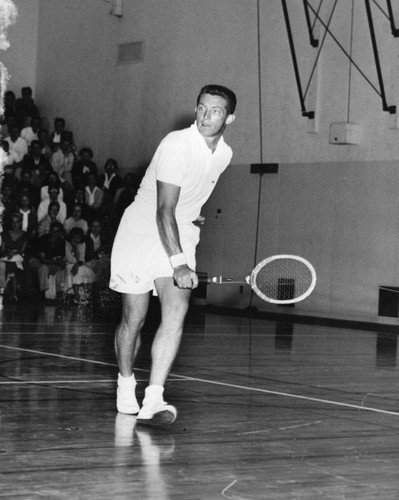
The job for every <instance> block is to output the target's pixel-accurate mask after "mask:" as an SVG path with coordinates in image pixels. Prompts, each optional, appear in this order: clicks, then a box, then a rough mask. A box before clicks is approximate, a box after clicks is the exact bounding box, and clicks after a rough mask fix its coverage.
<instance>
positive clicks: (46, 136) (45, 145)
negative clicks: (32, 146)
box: [37, 128, 53, 160]
mask: <svg viewBox="0 0 399 500" xmlns="http://www.w3.org/2000/svg"><path fill="white" fill-rule="evenodd" d="M37 137H38V139H39V142H40V146H41V148H42V150H41V153H42V154H43V155H44V156H45V157H46V158H47V159H48V160H49V159H50V156H51V155H52V153H53V150H52V148H51V143H50V133H49V131H48V130H47V129H46V128H41V129H40V130H39V132H38V134H37Z"/></svg>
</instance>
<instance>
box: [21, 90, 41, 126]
mask: <svg viewBox="0 0 399 500" xmlns="http://www.w3.org/2000/svg"><path fill="white" fill-rule="evenodd" d="M32 96H33V92H32V89H31V88H30V87H22V89H21V97H19V98H18V99H16V101H15V111H16V116H17V119H18V125H19V127H20V128H21V129H22V128H24V127H26V126H27V125H29V123H30V121H31V119H32V118H33V117H36V116H39V110H38V108H37V106H36V104H35V101H34V99H33V97H32Z"/></svg>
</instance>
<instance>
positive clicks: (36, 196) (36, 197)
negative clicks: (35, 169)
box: [17, 169, 40, 207]
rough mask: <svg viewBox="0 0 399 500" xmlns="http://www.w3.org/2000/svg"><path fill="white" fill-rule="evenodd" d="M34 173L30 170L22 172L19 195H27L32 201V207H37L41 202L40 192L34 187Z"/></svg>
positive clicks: (18, 189)
mask: <svg viewBox="0 0 399 500" xmlns="http://www.w3.org/2000/svg"><path fill="white" fill-rule="evenodd" d="M32 180H33V179H32V171H31V170H29V169H26V170H25V169H22V170H21V180H20V182H19V185H18V188H17V192H18V195H21V194H26V195H28V196H29V198H30V199H31V202H32V205H33V206H34V207H37V206H38V204H39V202H40V191H39V189H38V188H37V187H35V186H34V185H33V182H32Z"/></svg>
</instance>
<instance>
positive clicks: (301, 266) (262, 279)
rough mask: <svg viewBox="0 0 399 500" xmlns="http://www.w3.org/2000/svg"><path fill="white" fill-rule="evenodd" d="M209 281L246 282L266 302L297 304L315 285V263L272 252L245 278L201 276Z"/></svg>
mask: <svg viewBox="0 0 399 500" xmlns="http://www.w3.org/2000/svg"><path fill="white" fill-rule="evenodd" d="M199 280H200V282H204V281H205V282H206V283H209V284H221V285H222V284H226V283H239V284H241V283H246V284H248V285H250V286H251V288H252V290H253V291H254V292H255V293H256V294H257V295H258V296H259V297H260V298H261V299H262V300H264V301H266V302H269V303H271V304H294V303H295V302H300V301H301V300H304V299H306V297H309V295H310V294H311V293H312V291H313V290H314V288H315V286H316V271H315V269H314V267H313V266H312V264H311V263H310V262H308V261H307V260H306V259H304V258H302V257H298V256H297V255H273V256H272V257H268V258H267V259H264V260H262V261H261V262H259V264H258V265H257V266H256V267H255V268H254V269H253V270H252V272H251V274H249V275H248V276H246V277H245V278H227V277H223V276H208V277H206V278H203V277H201V275H200V276H199Z"/></svg>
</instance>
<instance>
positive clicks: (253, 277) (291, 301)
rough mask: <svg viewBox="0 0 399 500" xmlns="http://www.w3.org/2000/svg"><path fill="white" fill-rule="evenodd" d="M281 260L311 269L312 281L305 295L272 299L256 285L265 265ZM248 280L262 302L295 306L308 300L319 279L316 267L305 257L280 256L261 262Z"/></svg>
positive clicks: (273, 256)
mask: <svg viewBox="0 0 399 500" xmlns="http://www.w3.org/2000/svg"><path fill="white" fill-rule="evenodd" d="M279 259H292V260H297V261H299V262H302V263H303V264H304V265H305V266H306V267H307V268H308V269H309V271H310V273H311V276H312V281H311V284H310V286H309V288H308V289H307V290H306V292H305V293H303V294H301V295H299V296H298V297H294V298H292V299H272V298H270V297H268V296H267V295H265V294H264V293H263V292H262V291H261V290H260V289H259V288H258V286H257V284H256V277H257V275H258V273H259V271H260V270H261V269H263V267H264V266H265V265H267V264H269V263H270V262H272V261H274V260H279ZM246 280H247V283H249V285H250V286H251V288H252V290H253V291H254V292H255V293H256V295H257V296H258V297H260V298H261V299H262V300H264V301H265V302H269V303H270V304H281V305H284V304H295V303H296V302H300V301H302V300H304V299H306V297H309V295H310V294H311V293H312V292H313V290H314V288H315V286H316V281H317V278H316V271H315V269H314V267H313V266H312V264H311V263H310V262H309V261H308V260H306V259H304V258H303V257H299V256H298V255H289V254H280V255H272V256H270V257H267V258H266V259H263V260H262V261H261V262H259V264H257V266H256V267H255V268H254V269H253V270H252V272H251V274H250V275H249V276H247V278H246Z"/></svg>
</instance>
